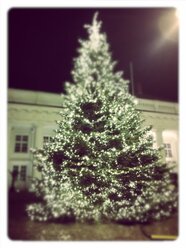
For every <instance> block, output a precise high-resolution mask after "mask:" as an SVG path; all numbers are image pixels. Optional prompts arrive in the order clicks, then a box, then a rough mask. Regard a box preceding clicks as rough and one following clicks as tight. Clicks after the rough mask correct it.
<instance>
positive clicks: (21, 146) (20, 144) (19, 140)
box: [14, 135, 28, 153]
mask: <svg viewBox="0 0 186 248" xmlns="http://www.w3.org/2000/svg"><path fill="white" fill-rule="evenodd" d="M14 151H15V152H24V153H27V152H28V135H16V137H15V148H14Z"/></svg>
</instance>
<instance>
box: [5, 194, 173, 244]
mask: <svg viewBox="0 0 186 248" xmlns="http://www.w3.org/2000/svg"><path fill="white" fill-rule="evenodd" d="M29 201H30V200H28V199H27V196H25V195H24V194H13V195H11V198H10V199H9V225H8V234H9V238H10V239H12V240H53V241H54V240H72V241H73V240H74V241H75V240H79V241H81V240H82V241H83V240H88V241H93V240H100V241H101V240H151V239H152V235H168V236H170V235H171V236H174V237H173V238H176V237H177V236H178V218H177V215H174V216H172V217H171V218H169V219H167V220H163V221H159V222H154V223H151V224H135V225H123V224H122V225H121V224H116V223H104V224H101V223H99V224H82V223H48V222H44V223H42V222H33V221H31V220H29V219H28V217H27V216H26V213H25V204H26V203H27V202H29ZM164 239H166V238H164Z"/></svg>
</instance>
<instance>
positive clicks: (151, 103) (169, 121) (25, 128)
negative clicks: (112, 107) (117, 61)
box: [8, 89, 179, 190]
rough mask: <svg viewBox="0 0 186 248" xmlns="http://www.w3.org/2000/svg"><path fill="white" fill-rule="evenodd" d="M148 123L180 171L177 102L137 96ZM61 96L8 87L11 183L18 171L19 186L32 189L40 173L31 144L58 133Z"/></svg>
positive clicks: (157, 143) (37, 144) (39, 144)
mask: <svg viewBox="0 0 186 248" xmlns="http://www.w3.org/2000/svg"><path fill="white" fill-rule="evenodd" d="M137 109H138V110H140V111H141V112H142V116H143V117H144V119H145V123H144V124H145V125H152V126H153V128H152V135H153V137H154V141H155V143H154V146H156V147H159V146H160V145H164V152H163V156H164V159H165V161H166V162H169V163H173V164H175V165H176V167H175V172H176V173H177V172H178V161H179V160H178V104H176V103H171V102H164V101H155V100H147V99H137ZM60 111H61V97H60V95H59V94H51V93H44V92H36V91H25V90H15V89H9V90H8V185H9V187H10V186H11V184H12V178H13V173H15V174H17V177H16V181H15V187H16V189H17V190H25V189H29V186H30V182H31V178H32V177H39V176H40V175H39V173H38V172H37V171H36V170H35V169H34V167H33V156H32V153H31V152H30V148H42V147H43V146H44V145H45V143H46V142H49V141H50V138H51V137H52V136H53V135H54V134H55V132H54V130H55V129H56V128H57V124H56V121H57V120H58V119H59V118H60V116H59V112H60Z"/></svg>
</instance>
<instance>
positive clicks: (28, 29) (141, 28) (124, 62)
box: [8, 8, 178, 102]
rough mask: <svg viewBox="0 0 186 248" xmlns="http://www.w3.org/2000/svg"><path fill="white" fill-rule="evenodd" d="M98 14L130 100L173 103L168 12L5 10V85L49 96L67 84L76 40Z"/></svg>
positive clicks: (171, 12)
mask: <svg viewBox="0 0 186 248" xmlns="http://www.w3.org/2000/svg"><path fill="white" fill-rule="evenodd" d="M97 10H98V11H99V19H100V20H101V21H102V22H103V25H102V31H103V32H104V33H106V34H107V39H108V42H109V44H110V51H111V53H112V58H113V60H116V61H117V62H118V64H117V66H116V71H118V70H119V71H120V70H122V71H124V77H125V79H130V78H131V73H130V67H129V64H130V62H132V65H133V77H134V93H135V96H138V97H142V98H149V99H159V100H168V101H174V102H176V101H178V26H177V21H178V20H177V18H176V16H175V9H173V8H115V9H112V8H105V9H103V8H102V9H97V8H92V9H87V8H84V9H80V8H76V9H68V8H65V9H64V8H63V9H60V8H58V9H46V8H45V9H11V10H10V11H9V14H8V40H9V48H8V86H9V88H16V89H28V90H34V91H45V92H52V93H61V92H63V91H64V90H63V86H64V82H65V81H72V79H71V70H72V68H73V58H74V57H77V55H78V53H77V49H78V48H79V43H78V39H79V38H82V39H87V32H86V30H85V29H84V28H83V25H84V24H89V23H91V22H92V17H93V14H94V13H95V12H96V11H97Z"/></svg>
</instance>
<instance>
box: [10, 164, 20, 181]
mask: <svg viewBox="0 0 186 248" xmlns="http://www.w3.org/2000/svg"><path fill="white" fill-rule="evenodd" d="M18 174H19V166H18V165H14V166H13V171H12V176H13V177H15V178H17V176H18Z"/></svg>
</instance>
